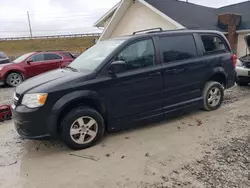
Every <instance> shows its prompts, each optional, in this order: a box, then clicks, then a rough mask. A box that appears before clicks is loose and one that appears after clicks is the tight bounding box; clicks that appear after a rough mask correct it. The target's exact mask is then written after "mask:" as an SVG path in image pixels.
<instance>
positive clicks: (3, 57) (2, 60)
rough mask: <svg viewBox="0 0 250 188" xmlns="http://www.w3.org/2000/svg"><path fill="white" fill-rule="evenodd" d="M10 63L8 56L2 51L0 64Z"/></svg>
mask: <svg viewBox="0 0 250 188" xmlns="http://www.w3.org/2000/svg"><path fill="white" fill-rule="evenodd" d="M7 63H10V60H9V58H8V56H7V55H6V54H5V53H4V52H0V65H1V64H7Z"/></svg>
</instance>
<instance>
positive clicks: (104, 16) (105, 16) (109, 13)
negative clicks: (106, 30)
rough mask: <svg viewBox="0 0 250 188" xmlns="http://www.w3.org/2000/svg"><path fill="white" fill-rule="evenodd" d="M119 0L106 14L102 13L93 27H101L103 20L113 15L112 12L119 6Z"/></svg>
mask: <svg viewBox="0 0 250 188" xmlns="http://www.w3.org/2000/svg"><path fill="white" fill-rule="evenodd" d="M120 3H121V2H119V3H117V4H116V5H115V6H113V7H112V8H111V9H110V10H109V11H108V12H107V13H106V14H104V15H103V16H102V17H101V18H100V19H99V20H97V21H96V22H95V23H94V27H102V25H104V22H105V21H106V20H107V19H108V18H110V17H111V16H113V14H114V13H115V11H116V9H117V8H118V7H119V5H120Z"/></svg>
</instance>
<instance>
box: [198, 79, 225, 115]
mask: <svg viewBox="0 0 250 188" xmlns="http://www.w3.org/2000/svg"><path fill="white" fill-rule="evenodd" d="M223 99H224V88H223V86H222V85H221V84H220V83H219V82H215V81H209V82H207V83H206V85H205V87H204V90H203V108H204V109H205V110H206V111H213V110H217V109H218V108H219V107H220V106H221V104H222V102H223Z"/></svg>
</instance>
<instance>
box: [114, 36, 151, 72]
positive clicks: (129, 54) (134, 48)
mask: <svg viewBox="0 0 250 188" xmlns="http://www.w3.org/2000/svg"><path fill="white" fill-rule="evenodd" d="M117 60H121V61H125V62H126V64H127V70H134V69H139V68H145V67H149V66H152V65H154V64H155V49H154V44H153V41H152V40H151V39H149V40H143V41H139V42H136V43H133V44H131V45H130V46H128V47H127V48H125V50H123V51H122V52H121V53H120V54H119V55H118V59H117Z"/></svg>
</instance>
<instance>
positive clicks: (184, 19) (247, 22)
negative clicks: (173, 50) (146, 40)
mask: <svg viewBox="0 0 250 188" xmlns="http://www.w3.org/2000/svg"><path fill="white" fill-rule="evenodd" d="M144 1H145V2H146V3H148V4H149V5H151V6H153V7H154V8H156V9H157V10H159V11H160V12H162V13H163V14H165V15H167V16H168V17H169V18H171V19H173V20H175V21H176V22H178V23H179V24H181V25H183V26H184V27H186V28H189V29H196V28H197V29H212V30H220V31H223V30H222V29H221V28H219V27H218V26H217V22H218V15H219V14H223V13H235V14H240V15H241V16H242V22H241V26H240V27H239V30H246V29H250V1H246V2H243V3H238V4H233V5H230V6H225V7H221V8H218V9H216V8H211V7H205V6H201V5H197V4H193V3H188V2H184V1H178V0H144ZM116 6H117V7H118V5H116ZM117 7H113V8H112V9H111V10H110V11H109V12H108V13H107V14H105V15H104V17H103V18H101V19H100V20H98V21H97V23H96V24H95V26H100V25H101V23H102V22H103V21H105V20H106V19H107V18H109V17H110V16H112V15H113V14H114V12H115V10H116V9H117Z"/></svg>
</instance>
